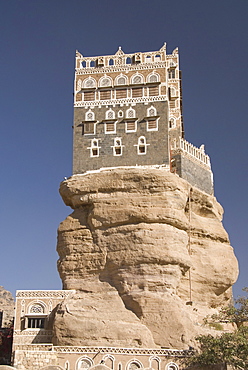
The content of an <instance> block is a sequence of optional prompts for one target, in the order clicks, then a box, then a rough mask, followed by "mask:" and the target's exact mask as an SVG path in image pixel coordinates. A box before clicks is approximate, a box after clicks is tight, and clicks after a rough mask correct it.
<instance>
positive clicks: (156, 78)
mask: <svg viewBox="0 0 248 370" xmlns="http://www.w3.org/2000/svg"><path fill="white" fill-rule="evenodd" d="M159 81H160V76H159V74H158V73H150V74H149V75H148V76H147V82H148V83H154V82H159Z"/></svg>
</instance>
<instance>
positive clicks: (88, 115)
mask: <svg viewBox="0 0 248 370" xmlns="http://www.w3.org/2000/svg"><path fill="white" fill-rule="evenodd" d="M94 120H95V113H94V112H92V111H91V110H89V111H88V112H86V113H85V121H94Z"/></svg>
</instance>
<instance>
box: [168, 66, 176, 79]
mask: <svg viewBox="0 0 248 370" xmlns="http://www.w3.org/2000/svg"><path fill="white" fill-rule="evenodd" d="M168 77H169V78H175V77H176V72H175V68H172V69H169V71H168Z"/></svg>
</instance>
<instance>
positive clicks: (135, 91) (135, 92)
mask: <svg viewBox="0 0 248 370" xmlns="http://www.w3.org/2000/svg"><path fill="white" fill-rule="evenodd" d="M142 96H143V88H142V87H133V88H132V97H133V98H140V97H142Z"/></svg>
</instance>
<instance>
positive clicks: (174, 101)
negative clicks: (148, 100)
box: [169, 100, 177, 109]
mask: <svg viewBox="0 0 248 370" xmlns="http://www.w3.org/2000/svg"><path fill="white" fill-rule="evenodd" d="M169 106H170V109H175V108H176V106H177V104H176V100H170V102H169Z"/></svg>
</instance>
